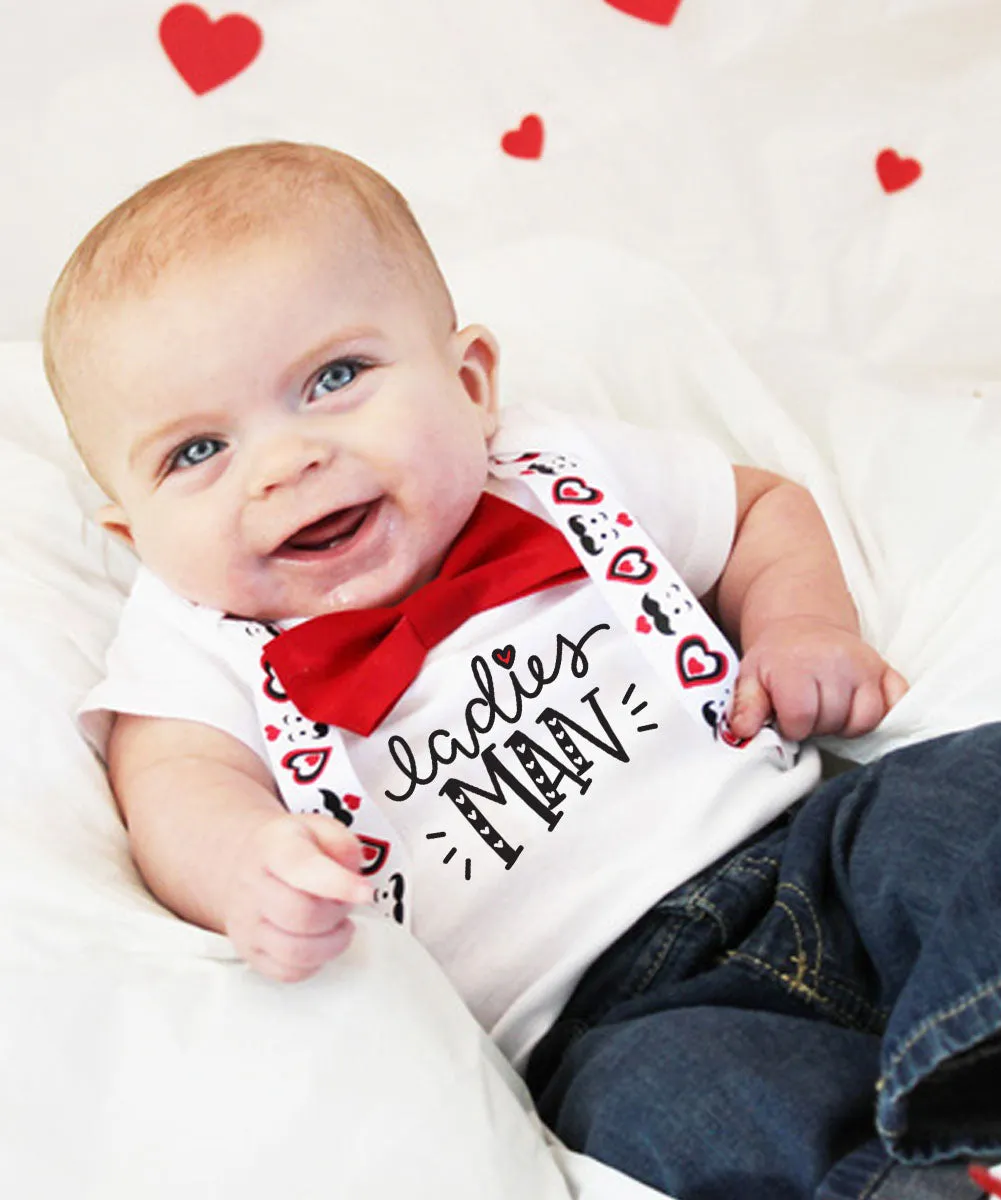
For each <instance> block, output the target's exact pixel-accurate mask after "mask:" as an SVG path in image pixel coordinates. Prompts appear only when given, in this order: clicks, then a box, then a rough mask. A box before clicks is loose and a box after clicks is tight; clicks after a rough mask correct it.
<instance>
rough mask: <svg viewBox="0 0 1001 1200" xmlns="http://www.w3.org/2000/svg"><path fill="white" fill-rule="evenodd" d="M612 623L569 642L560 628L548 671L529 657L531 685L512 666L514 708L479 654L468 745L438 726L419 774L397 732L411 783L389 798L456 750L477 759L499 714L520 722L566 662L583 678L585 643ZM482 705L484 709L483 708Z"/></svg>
mask: <svg viewBox="0 0 1001 1200" xmlns="http://www.w3.org/2000/svg"><path fill="white" fill-rule="evenodd" d="M610 628H611V626H609V625H607V624H605V623H600V624H597V625H593V626H592V627H591V628H590V629H588V630H587V631H586V632H585V633H584V634H583V635H582V637H581V638H580V639H579V640H578V641H576V642H573V641H571V640H570V638H568V637H566V636H565V635H564V634H562V633H560V634H557V636H556V645H555V648H554V651H555V652H554V657H553V665H552V669H551V670H550V671H549V673H548V674H547V673H546V669H545V665H544V664H543V662H542V659H541V658H540V657H539V656H538V655H537V654H532V655H530V656H529V658H528V659H527V665H528V673H529V675H530V677H531V679H532V685H529V686H526V685H525V684H524V683H523V682H522V680H521V679H520V678H519V677H518V676H517V675H516V674H515V673H514V671H509V672H506V674H507V677H508V679H509V680H510V682H511V691H512V696H513V700H514V707H513V709H505V708H504V707H502V705H501V702H500V701H499V700H498V698H497V692H496V687H495V683H494V675H493V673H492V671H491V668H490V664H489V662H488V661H487V660H486V659H485V658H483V657H482V656H480V655H476V656H475V657H474V658H473V660H472V662H471V663H470V669H471V670H472V674H473V679H474V681H475V683H476V686H477V688H478V690H479V693H480V694H479V696H474V697H473V698H472V699H471V700H470V701H469V702H468V703H467V705H466V710H465V722H466V734H467V737H468V745H466V744H464V743H462V742H461V741H459V739H458V738H456V737H453V736H452V734H451V733H450V732H449V731H448V730H447V729H436V730H435V731H434V732H433V733H432V734H431V735H430V737H429V738H428V739H427V753H428V759H429V761H428V767H427V770H426V772H425V773H424V774H421V772H420V771H419V770H418V767H417V758H416V756H415V755H414V752H413V750H412V749H411V748H410V745H409V743H408V742H407V741H406V739H405V738H402V737H400V736H399V734H394V735H393V736H392V737H391V738H390V739H389V743H388V749H389V754H390V757H391V758H392V760H393V762H394V763H395V764H396V766H397V767H398V768H399V770H400V772H401V773H402V774H403V776H404V778H405V779H406V781H407V786H406V788H405V789H404V790H403V791H402V792H392V791H389V790H387V791H386V793H385V795H386V798H387V799H389V800H395V801H397V802H402V801H404V800H409V799H410V797H411V796H412V795H413V794H414V792H415V791H416V790H417V788H418V787H421V786H423V785H424V784H428V783H433V782H434V781H435V779H436V778H437V777H438V768H439V767H441V766H447V765H448V764H450V763H452V762H454V761H455V759H456V756H457V755H459V754H462V755H464V756H465V757H466V758H469V759H474V758H477V757H478V756H479V754H480V736H481V735H482V734H487V733H489V732H490V731H491V730H492V729H493V727H494V724H495V722H496V721H497V720H498V718H499V719H500V720H501V721H503V722H504V723H505V724H507V725H515V724H517V722H518V721H519V720H520V719H521V714H522V712H523V710H524V701H525V700H534V699H535V698H536V696H538V695H539V694H540V692H541V691H542V690H543V688H545V687H547V686H548V685H549V684H551V683H552V682H553V681H554V680H556V679H557V678H558V677H559V675H560V672H561V671H562V670H563V666H564V663H565V662H568V663H569V666H570V671H571V674H572V675H573V676H574V678H575V679H583V677H584V676H585V675H586V674H587V672H588V669H589V665H590V664H589V663H588V658H587V655H586V654H585V653H584V647H585V646H586V645H587V643H588V642H589V641H590V640H591V638H593V637H594V636H595V634H598V633H601V632H602V631H603V630H608V629H610ZM567 650H569V651H570V657H569V659H564V653H565V651H567ZM481 710H485V713H484V712H481ZM442 738H446V739H449V740H450V745H449V747H448V748H447V749H445V750H441V749H439V746H438V741H439V740H440V739H442ZM627 761H628V760H627Z"/></svg>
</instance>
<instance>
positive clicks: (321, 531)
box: [278, 501, 373, 553]
mask: <svg viewBox="0 0 1001 1200" xmlns="http://www.w3.org/2000/svg"><path fill="white" fill-rule="evenodd" d="M372 508H373V502H372V501H368V502H367V503H365V504H352V505H351V506H350V507H348V508H340V509H338V510H337V511H336V512H332V513H329V514H328V515H327V516H325V517H321V518H320V519H319V520H318V521H312V522H310V524H309V525H304V526H303V527H302V529H300V530H298V532H296V533H294V534H292V536H291V537H290V538H286V540H285V541H284V542H282V544H281V545H280V546H279V547H278V552H279V553H281V552H282V551H289V550H298V551H300V552H302V551H305V552H312V553H317V552H319V551H321V550H331V549H333V548H334V547H335V546H338V545H341V544H343V543H344V542H347V541H350V539H351V538H353V537H354V535H355V534H356V533H357V532H358V530H359V529H360V528H361V526H362V524H363V523H364V521H365V518H366V517H367V516H368V514H369V513H370V512H371V511H372Z"/></svg>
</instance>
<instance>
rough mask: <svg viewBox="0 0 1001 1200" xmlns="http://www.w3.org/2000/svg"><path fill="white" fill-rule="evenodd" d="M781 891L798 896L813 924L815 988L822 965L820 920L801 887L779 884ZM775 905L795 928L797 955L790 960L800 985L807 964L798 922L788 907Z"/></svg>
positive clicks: (777, 902) (778, 903)
mask: <svg viewBox="0 0 1001 1200" xmlns="http://www.w3.org/2000/svg"><path fill="white" fill-rule="evenodd" d="M783 891H788V892H793V893H794V894H795V895H797V896H799V898H800V900H802V902H803V903H804V904H805V905H806V908H807V911H808V913H809V915H810V921H811V922H812V924H813V937H814V941H815V942H816V954H815V956H814V963H813V986H814V988H816V987H817V986H818V985H819V983H820V972H821V968H822V966H823V963H824V934H823V927H822V925H821V923H820V918H819V917H818V915H817V910H816V908H814V906H813V902H812V901H811V899H810V897H809V896H808V895H807V893H806V892H804V891H803V889H802V888H801V887H798V886H797V885H796V884H794V883H782V884H779V892H780V893H781V892H783ZM776 905H777V906H778V907H779V908H781V909H782V911H783V912H785V913H787V914H788V916H789V919H790V921H792V923H793V925H794V927H795V930H796V942H797V945H798V947H799V953H798V954H797V955H796V956H795V957H794V958H793V959H792V962H793V964H794V965H795V967H796V969H797V976H796V977H797V979H798V980H799V981H800V982H801V983H802V982H803V979H804V976H805V975H806V972H807V969H808V963H807V954H806V948H805V946H804V944H803V936H802V931H801V929H800V926H799V921H798V919H797V916H796V914H795V912H794V911H793V909H792V908H791V907H790V906H789V905H787V904H783V903H781V902H780V901H778V900H776Z"/></svg>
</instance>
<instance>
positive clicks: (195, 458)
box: [169, 437, 225, 470]
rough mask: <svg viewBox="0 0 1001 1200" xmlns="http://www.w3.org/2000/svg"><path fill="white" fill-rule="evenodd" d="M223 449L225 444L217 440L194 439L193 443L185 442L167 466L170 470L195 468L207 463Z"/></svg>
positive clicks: (207, 438) (206, 438)
mask: <svg viewBox="0 0 1001 1200" xmlns="http://www.w3.org/2000/svg"><path fill="white" fill-rule="evenodd" d="M224 449H225V443H224V442H221V441H220V440H219V439H218V438H210V437H201V438H195V439H194V440H193V441H190V442H186V443H185V444H184V445H183V446H181V448H180V449H179V450H178V451H177V452H176V453H175V454H174V455H173V456H172V457H171V459H170V464H169V465H170V468H171V470H173V469H174V468H176V467H180V468H185V467H197V466H198V465H199V464H200V463H203V462H207V461H208V460H209V459H210V458H211V457H212V456H213V455H214V454H218V453H219V451H220V450H224Z"/></svg>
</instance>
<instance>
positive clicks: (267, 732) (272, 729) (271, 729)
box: [264, 725, 281, 742]
mask: <svg viewBox="0 0 1001 1200" xmlns="http://www.w3.org/2000/svg"><path fill="white" fill-rule="evenodd" d="M264 736H265V737H266V738H267V739H268V741H269V742H273V741H274V740H275V738H277V737H280V736H281V730H280V729H278V727H277V726H276V725H265V726H264Z"/></svg>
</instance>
